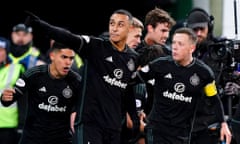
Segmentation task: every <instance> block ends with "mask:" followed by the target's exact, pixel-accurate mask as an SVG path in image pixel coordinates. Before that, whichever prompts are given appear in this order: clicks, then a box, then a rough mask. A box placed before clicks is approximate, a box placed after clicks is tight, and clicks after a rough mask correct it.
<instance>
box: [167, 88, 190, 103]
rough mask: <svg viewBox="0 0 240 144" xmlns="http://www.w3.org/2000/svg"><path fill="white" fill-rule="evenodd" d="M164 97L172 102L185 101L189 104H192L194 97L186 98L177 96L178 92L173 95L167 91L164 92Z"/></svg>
mask: <svg viewBox="0 0 240 144" xmlns="http://www.w3.org/2000/svg"><path fill="white" fill-rule="evenodd" d="M163 96H164V97H166V98H169V99H172V100H177V101H183V102H187V103H191V102H192V97H185V96H184V95H183V94H177V93H176V92H173V93H171V92H169V91H165V92H163Z"/></svg>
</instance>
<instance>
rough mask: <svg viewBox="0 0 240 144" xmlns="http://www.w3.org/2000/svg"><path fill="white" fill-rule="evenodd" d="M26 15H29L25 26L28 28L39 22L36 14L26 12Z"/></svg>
mask: <svg viewBox="0 0 240 144" xmlns="http://www.w3.org/2000/svg"><path fill="white" fill-rule="evenodd" d="M25 13H26V14H27V18H26V20H25V22H24V24H25V25H26V26H31V25H32V24H33V23H34V22H36V21H39V20H40V18H39V17H38V16H36V15H35V14H33V13H32V12H30V11H25Z"/></svg>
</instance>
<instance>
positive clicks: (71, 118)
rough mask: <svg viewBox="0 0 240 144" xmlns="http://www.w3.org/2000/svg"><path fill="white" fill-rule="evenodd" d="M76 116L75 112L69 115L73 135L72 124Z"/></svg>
mask: <svg viewBox="0 0 240 144" xmlns="http://www.w3.org/2000/svg"><path fill="white" fill-rule="evenodd" d="M76 115H77V112H73V113H71V116H70V128H71V130H72V132H73V133H75V129H74V123H75V119H76Z"/></svg>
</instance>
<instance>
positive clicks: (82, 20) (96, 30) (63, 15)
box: [0, 0, 177, 52]
mask: <svg viewBox="0 0 240 144" xmlns="http://www.w3.org/2000/svg"><path fill="white" fill-rule="evenodd" d="M59 1H60V2H58V1H57V0H55V1H50V0H48V1H34V0H32V1H30V2H29V1H28V2H25V1H12V2H11V1H8V4H5V5H1V10H0V36H3V37H7V38H9V37H10V33H11V31H12V27H13V26H14V25H16V24H18V23H23V22H24V21H25V20H26V18H27V14H26V13H25V11H30V12H32V13H34V14H35V15H37V16H39V17H40V18H41V19H42V20H45V21H47V22H49V23H50V24H53V25H56V26H60V27H63V28H66V29H68V30H70V31H71V32H73V33H75V34H86V35H95V36H97V35H99V34H101V33H102V32H104V31H106V30H108V20H109V17H110V15H111V14H112V12H113V11H114V10H116V9H126V10H128V11H130V12H131V13H132V14H133V15H134V16H136V17H137V18H139V19H140V20H142V21H144V17H145V15H146V13H147V12H148V11H149V10H151V9H153V8H154V7H160V8H163V9H164V10H167V11H171V8H173V7H174V6H175V7H176V5H177V4H176V1H177V0H102V1H97V0H95V1H93V0H85V1H74V2H72V1H71V0H59ZM173 17H174V16H173ZM33 34H34V45H36V46H37V47H40V49H41V50H42V51H43V52H45V51H46V49H48V46H49V40H48V38H46V36H44V35H41V32H39V31H38V30H36V29H33Z"/></svg>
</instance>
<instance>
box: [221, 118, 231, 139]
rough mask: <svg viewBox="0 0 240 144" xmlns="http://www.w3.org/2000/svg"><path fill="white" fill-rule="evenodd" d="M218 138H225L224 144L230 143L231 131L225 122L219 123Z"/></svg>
mask: <svg viewBox="0 0 240 144" xmlns="http://www.w3.org/2000/svg"><path fill="white" fill-rule="evenodd" d="M220 140H221V141H224V140H226V144H230V143H231V140H232V134H231V131H230V130H229V128H228V125H227V123H226V122H223V123H222V124H221V131H220Z"/></svg>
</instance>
